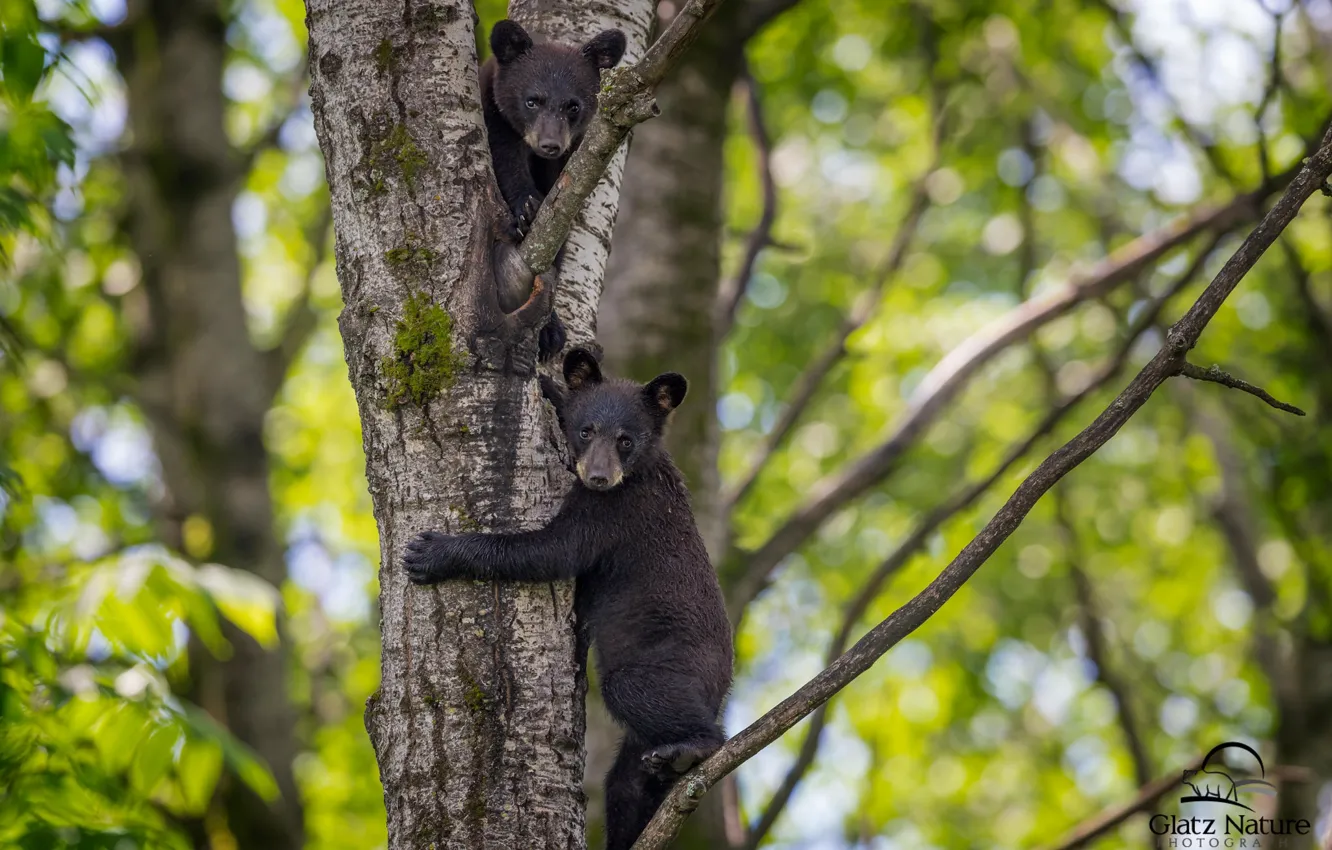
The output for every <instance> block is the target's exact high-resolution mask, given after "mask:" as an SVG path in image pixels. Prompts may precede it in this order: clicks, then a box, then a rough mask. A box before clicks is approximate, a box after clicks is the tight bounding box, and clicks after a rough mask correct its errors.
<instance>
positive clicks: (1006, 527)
mask: <svg viewBox="0 0 1332 850" xmlns="http://www.w3.org/2000/svg"><path fill="white" fill-rule="evenodd" d="M1330 174H1332V132H1329V133H1328V134H1327V135H1325V136H1324V138H1323V143H1322V146H1321V148H1320V149H1319V150H1318V152H1317V153H1315V154H1314V155H1313V156H1312V157H1310V158H1309V159H1307V160H1306V161H1305V163H1304V165H1303V167H1301V169H1300V171H1299V173H1298V174H1297V175H1296V176H1295V179H1294V180H1293V181H1292V182H1291V185H1290V187H1289V188H1288V189H1287V190H1286V192H1285V194H1284V195H1283V196H1282V197H1281V199H1280V200H1279V201H1278V202H1277V203H1276V204H1275V206H1273V207H1272V209H1271V210H1270V211H1269V212H1268V213H1267V215H1265V216H1264V217H1263V220H1262V221H1261V222H1260V223H1259V224H1258V226H1257V227H1256V228H1255V229H1254V230H1253V232H1252V233H1250V234H1249V236H1248V238H1247V239H1245V240H1244V243H1243V244H1242V245H1240V247H1239V249H1238V250H1237V251H1236V252H1235V254H1234V255H1233V256H1231V258H1230V259H1229V260H1228V261H1227V262H1226V264H1225V265H1224V266H1223V267H1222V269H1221V271H1220V272H1218V273H1217V275H1216V277H1215V279H1213V281H1212V282H1211V283H1210V284H1208V286H1207V288H1206V289H1204V290H1203V292H1202V294H1201V295H1200V296H1199V297H1198V300H1197V301H1195V302H1194V303H1193V306H1192V307H1190V308H1189V310H1188V312H1186V313H1185V314H1184V316H1183V318H1181V319H1180V320H1179V321H1178V322H1176V323H1175V324H1174V326H1173V327H1171V329H1170V332H1169V334H1167V336H1166V340H1165V343H1164V344H1163V345H1162V346H1161V348H1160V349H1159V350H1158V351H1157V353H1156V355H1155V356H1154V357H1153V358H1152V359H1151V360H1150V361H1149V362H1148V363H1147V365H1146V366H1144V367H1143V368H1142V370H1141V371H1140V372H1139V373H1138V374H1137V376H1136V377H1134V378H1133V380H1132V381H1130V382H1129V384H1128V386H1127V387H1126V388H1125V389H1124V390H1123V392H1121V393H1120V394H1119V395H1118V396H1117V397H1116V398H1115V400H1114V401H1113V402H1111V403H1110V405H1109V407H1107V408H1106V409H1105V410H1104V411H1102V412H1101V414H1100V415H1099V416H1097V417H1096V419H1095V421H1093V422H1092V423H1091V424H1090V425H1088V426H1087V427H1086V428H1084V429H1083V430H1082V432H1081V433H1079V434H1078V435H1077V436H1076V437H1074V438H1073V439H1072V440H1070V441H1068V442H1067V443H1065V444H1064V445H1063V446H1061V447H1060V448H1059V449H1058V450H1057V451H1055V452H1054V453H1053V454H1052V455H1050V456H1049V457H1047V458H1046V459H1045V460H1044V461H1043V462H1042V463H1041V465H1040V466H1038V467H1037V468H1036V470H1035V471H1034V472H1033V473H1032V474H1031V475H1029V476H1028V477H1027V478H1026V480H1024V481H1023V482H1022V484H1020V485H1019V486H1018V488H1017V490H1016V491H1014V493H1013V495H1012V496H1011V497H1009V499H1008V501H1007V502H1006V503H1005V504H1004V506H1003V507H1002V508H1000V509H999V511H998V513H996V514H995V515H994V517H992V518H991V519H990V521H989V522H988V523H987V524H986V525H985V527H984V528H983V529H981V531H980V533H979V534H977V535H976V537H975V538H974V539H972V541H971V542H970V543H968V544H967V545H966V547H964V548H963V549H962V551H961V552H960V553H959V554H958V555H957V557H956V558H954V559H953V561H952V562H951V563H950V564H949V565H948V566H947V567H945V568H944V570H943V572H941V573H940V574H939V575H938V577H936V578H935V579H934V581H932V582H931V583H930V584H929V586H927V587H926V588H925V589H924V590H922V591H921V592H920V593H919V594H917V595H916V596H915V597H914V598H912V599H911V600H910V601H909V602H907V603H906V604H905V605H903V606H902V607H901V608H898V609H897V610H896V611H894V612H893V613H892V614H891V615H890V616H889V617H888V618H887V619H886V620H884V621H883V622H881V623H879V625H877V626H875V627H874V628H873V629H871V630H870V631H869V633H867V634H866V635H865V636H864V637H863V638H861V639H860V641H858V642H857V643H856V645H855V646H853V647H852V648H851V649H850V650H849V651H848V652H846V653H845V654H844V655H842V656H841V657H840V658H838V659H837V660H836V661H834V662H833V663H832V664H830V665H829V666H828V667H827V668H825V669H824V670H823V672H821V673H819V674H818V675H817V676H815V677H814V678H813V679H811V680H810V681H809V682H808V683H806V684H805V685H804V686H803V687H801V688H800V689H799V690H797V691H796V692H795V693H794V694H792V695H791V696H789V697H787V698H786V699H785V700H783V701H782V702H781V703H779V704H778V705H777V706H776V707H775V708H773V709H772V710H771V711H769V712H768V713H767V714H765V715H763V716H762V717H760V718H759V719H758V720H757V721H755V722H754V723H752V724H750V726H749V727H748V728H747V729H745V730H744V731H742V732H740V733H739V734H738V735H736V736H735V737H733V738H731V739H730V740H729V741H727V742H726V743H725V744H724V745H723V746H722V748H721V749H720V750H718V751H717V752H716V753H715V754H713V755H712V756H711V757H710V758H708V759H707V760H706V761H704V762H703V763H702V764H701V765H700V766H699V767H697V768H695V769H694V770H692V771H690V772H689V773H688V774H686V775H685V776H684V777H682V778H681V780H680V781H679V782H678V783H677V784H676V786H675V787H674V789H672V791H671V794H670V796H669V797H668V798H667V800H666V802H665V803H664V804H663V805H662V807H661V808H660V809H659V810H658V811H657V813H656V815H655V816H654V817H653V818H652V822H651V823H650V824H649V825H648V827H647V830H646V831H645V832H644V833H643V835H642V837H640V838H639V840H638V842H637V843H636V844H635V845H634V847H635V848H636V850H661V848H664V847H665V846H666V844H667V842H669V841H670V839H671V837H672V836H673V835H674V834H675V832H676V831H677V830H678V829H679V827H680V824H681V823H683V822H684V819H685V818H686V817H688V814H689V812H690V811H692V810H693V809H694V808H696V807H697V805H698V801H699V800H700V799H701V798H702V796H703V794H704V793H705V792H706V791H707V789H708V788H709V787H710V786H712V785H714V784H715V783H716V782H717V781H718V780H719V779H720V778H721V777H723V776H725V775H726V774H727V773H730V772H731V771H732V770H734V769H735V768H736V767H738V766H739V765H740V764H742V763H743V762H744V761H745V760H747V759H748V758H750V757H751V756H753V755H754V754H755V753H757V752H758V751H759V750H761V749H763V748H764V747H766V746H767V745H768V744H770V743H772V742H773V741H775V740H776V739H777V738H779V737H780V736H781V735H782V734H783V733H784V732H786V730H788V729H790V728H791V727H792V726H793V725H795V724H796V723H797V722H798V721H800V720H801V719H802V718H804V717H806V716H807V715H808V714H809V713H810V712H811V711H813V710H814V709H815V708H817V707H818V706H820V705H822V704H823V703H825V702H827V701H828V699H829V698H830V697H832V695H833V694H835V693H837V692H838V691H839V690H841V689H842V688H844V687H845V686H846V685H847V684H848V683H850V682H851V681H853V680H854V679H855V678H856V677H858V676H859V675H860V674H862V673H864V672H865V671H866V670H868V669H869V668H870V667H871V666H872V665H873V664H874V662H875V661H877V660H878V659H879V658H880V657H882V656H883V654H884V653H885V652H887V651H888V650H889V649H891V648H892V647H893V646H895V645H896V644H897V643H898V642H899V641H901V640H902V639H903V638H905V637H906V636H907V635H909V634H911V633H912V632H914V631H915V630H916V629H918V628H920V627H921V626H922V625H924V623H925V622H926V621H927V620H928V619H929V618H930V617H931V616H933V615H934V613H935V612H937V611H938V610H939V609H940V608H941V607H942V606H943V605H944V603H945V602H947V601H948V600H949V599H951V598H952V596H953V594H955V593H957V591H958V590H959V589H960V588H961V587H962V585H963V584H965V583H966V581H967V580H968V579H970V578H971V576H972V575H974V574H975V572H976V571H977V570H978V569H980V567H981V565H982V564H984V563H985V562H986V561H987V560H988V559H989V557H990V556H991V555H993V554H994V552H995V551H996V550H997V549H998V548H999V546H1000V544H1002V543H1003V542H1004V541H1005V540H1007V539H1008V537H1009V536H1010V535H1011V534H1012V533H1013V532H1014V531H1015V530H1016V529H1017V527H1018V526H1019V525H1020V524H1021V522H1022V520H1023V519H1024V518H1025V517H1026V515H1027V514H1028V513H1029V512H1030V511H1031V509H1032V507H1034V506H1035V504H1036V502H1037V501H1039V500H1040V498H1041V496H1042V495H1044V494H1045V492H1046V491H1048V490H1049V489H1050V488H1051V487H1052V486H1054V484H1055V483H1056V482H1057V481H1059V480H1060V479H1061V478H1063V477H1064V476H1065V475H1067V474H1068V473H1069V472H1071V471H1072V470H1073V469H1075V468H1076V467H1077V466H1078V465H1079V464H1081V463H1082V462H1083V461H1084V460H1086V459H1087V458H1089V457H1091V456H1092V455H1093V454H1094V453H1095V452H1096V451H1097V450H1098V449H1100V448H1101V446H1103V445H1105V444H1106V443H1107V442H1108V441H1109V440H1110V438H1111V437H1113V436H1114V435H1115V434H1116V433H1118V432H1119V430H1120V429H1121V428H1122V427H1123V426H1124V424H1125V423H1127V422H1128V420H1129V419H1130V418H1132V416H1133V415H1134V414H1135V413H1137V412H1138V410H1140V409H1141V408H1142V406H1143V405H1144V404H1146V403H1147V400H1148V399H1149V398H1151V396H1152V394H1153V393H1154V392H1155V391H1156V389H1157V388H1158V387H1160V386H1161V385H1162V384H1164V383H1165V382H1166V381H1167V380H1169V379H1170V378H1171V377H1172V376H1173V375H1175V374H1176V373H1177V372H1178V369H1179V364H1180V363H1181V362H1182V361H1183V359H1184V356H1185V355H1186V354H1187V353H1188V351H1189V350H1190V349H1192V348H1193V346H1195V345H1196V344H1197V342H1198V338H1199V337H1200V336H1201V335H1202V332H1203V330H1204V329H1205V328H1206V327H1207V324H1208V323H1209V322H1210V321H1211V320H1212V318H1213V317H1214V316H1215V315H1216V312H1217V311H1218V310H1219V309H1220V308H1221V304H1222V303H1223V302H1224V301H1225V299H1226V297H1227V296H1229V295H1230V293H1231V292H1233V291H1234V289H1235V287H1236V286H1238V285H1239V282H1240V280H1241V279H1242V278H1243V277H1244V275H1245V274H1246V273H1247V272H1248V271H1249V270H1250V269H1251V268H1253V266H1254V264H1255V263H1256V262H1257V261H1258V259H1259V257H1261V256H1262V255H1263V253H1264V252H1265V251H1266V250H1267V248H1268V247H1269V246H1270V245H1271V244H1272V243H1273V242H1274V241H1275V240H1276V238H1277V237H1278V236H1280V235H1281V231H1282V230H1284V229H1285V227H1286V226H1287V225H1288V224H1290V222H1291V221H1292V220H1293V219H1294V218H1295V215H1296V214H1297V213H1298V212H1299V210H1300V207H1301V205H1302V204H1303V203H1304V201H1305V200H1306V199H1308V197H1309V196H1310V195H1312V194H1313V193H1314V192H1315V191H1317V190H1318V188H1319V187H1321V186H1322V185H1323V183H1324V182H1325V181H1326V180H1327V178H1328V175H1330Z"/></svg>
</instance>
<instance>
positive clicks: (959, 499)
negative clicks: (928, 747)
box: [745, 234, 1224, 850]
mask: <svg viewBox="0 0 1332 850" xmlns="http://www.w3.org/2000/svg"><path fill="white" fill-rule="evenodd" d="M1223 236H1224V234H1217V235H1216V236H1215V237H1213V239H1212V240H1211V243H1210V244H1209V245H1207V246H1206V247H1205V248H1203V249H1202V250H1201V251H1199V252H1198V254H1197V255H1196V256H1195V257H1194V259H1193V262H1192V263H1190V264H1189V267H1188V268H1187V269H1185V270H1184V273H1183V274H1181V275H1180V276H1179V277H1178V278H1176V279H1175V281H1174V283H1173V284H1172V285H1171V286H1170V287H1169V288H1168V289H1167V290H1166V291H1165V292H1163V293H1162V294H1161V295H1159V296H1157V297H1156V298H1153V299H1152V301H1151V302H1150V303H1149V304H1148V306H1147V307H1146V308H1145V309H1143V310H1142V311H1141V313H1140V315H1139V316H1138V318H1137V319H1136V320H1135V321H1134V322H1133V323H1132V324H1131V326H1130V327H1129V330H1128V332H1127V333H1126V334H1125V337H1124V340H1123V342H1122V343H1120V346H1119V350H1118V351H1117V352H1116V353H1115V355H1114V357H1113V358H1111V359H1110V361H1109V362H1107V363H1106V364H1105V366H1103V367H1102V368H1101V370H1100V371H1099V372H1098V373H1097V374H1096V375H1095V376H1094V377H1093V378H1092V379H1091V380H1090V381H1088V382H1087V383H1086V384H1085V385H1084V386H1083V388H1082V389H1080V390H1079V391H1078V392H1076V393H1074V394H1073V395H1072V396H1069V397H1068V398H1066V399H1064V400H1063V401H1061V402H1060V403H1059V404H1057V405H1056V406H1055V407H1053V408H1052V409H1051V410H1050V411H1049V413H1047V414H1046V415H1045V418H1044V419H1042V420H1041V422H1040V423H1038V424H1037V426H1036V427H1035V428H1034V429H1033V430H1032V431H1031V433H1030V434H1029V435H1027V437H1026V439H1024V440H1022V441H1021V442H1019V443H1016V444H1014V446H1013V448H1012V449H1010V450H1009V452H1008V455H1007V456H1006V457H1005V458H1004V459H1003V460H1002V461H1001V462H1000V463H999V465H998V466H996V467H995V468H994V470H993V471H992V472H991V473H990V474H989V475H987V476H986V477H985V478H982V479H980V480H978V481H975V482H973V483H971V484H969V485H967V486H966V487H964V488H962V489H960V490H958V491H957V492H955V493H954V494H953V495H952V496H951V497H949V499H948V500H947V501H945V502H943V503H942V504H940V505H939V506H937V507H936V508H935V509H934V510H932V511H931V512H930V513H928V514H926V515H925V516H924V517H923V518H922V519H921V520H920V522H919V523H917V525H916V527H915V528H914V529H912V531H911V533H910V534H908V535H907V536H906V537H905V538H904V539H903V540H902V542H901V543H900V544H898V547H897V549H895V550H894V551H893V552H892V553H890V554H889V555H888V556H887V557H886V558H885V559H884V560H883V562H882V563H880V564H879V566H878V567H877V568H876V569H875V570H874V572H873V573H872V574H871V575H870V577H869V578H868V579H867V580H866V582H865V584H864V585H863V586H862V587H861V589H860V591H859V592H858V593H857V594H856V596H855V597H854V598H853V599H852V600H851V601H850V602H849V603H848V604H847V606H846V608H845V610H844V611H843V614H842V625H841V627H840V628H839V629H838V631H837V635H836V636H835V637H834V638H833V640H832V643H831V644H830V645H829V647H828V653H827V659H828V661H827V663H829V664H831V663H832V662H833V661H835V660H836V659H837V657H838V656H839V655H841V654H842V653H843V652H844V651H845V650H846V646H847V644H848V643H850V641H851V632H852V630H853V629H854V628H855V624H856V623H857V622H859V621H860V619H861V618H862V617H863V616H865V612H866V611H868V610H869V606H870V605H871V604H872V603H873V602H874V600H875V599H876V598H877V597H878V595H879V593H880V591H881V590H882V589H883V586H884V584H885V583H887V581H888V580H889V579H890V578H892V577H893V576H894V575H896V574H897V572H898V571H899V570H900V569H902V567H904V566H905V565H906V563H907V561H908V560H910V558H911V557H912V556H913V555H915V554H916V553H917V552H919V551H920V550H921V549H922V548H924V546H925V544H926V543H927V542H928V541H929V539H930V537H931V536H932V535H933V534H934V533H935V531H937V530H938V529H939V528H940V527H941V526H942V525H943V524H944V523H945V522H947V521H948V520H949V519H951V518H952V517H954V516H956V515H957V514H959V513H961V512H962V511H964V510H967V509H968V508H970V507H971V506H972V505H973V504H975V502H976V500H977V499H979V498H980V497H981V496H983V495H985V493H987V492H989V490H990V488H991V487H993V486H994V485H995V484H996V483H997V482H998V481H999V479H1000V478H1002V477H1003V476H1004V475H1005V474H1006V473H1007V472H1008V471H1009V470H1010V469H1012V468H1013V467H1014V466H1015V465H1016V464H1018V463H1019V462H1021V461H1022V459H1023V458H1025V457H1026V456H1027V454H1028V453H1029V452H1030V451H1031V450H1032V449H1033V448H1035V446H1036V444H1037V443H1038V442H1040V441H1041V440H1042V439H1044V438H1045V437H1047V436H1048V435H1049V434H1051V433H1052V432H1053V431H1054V429H1055V428H1056V427H1057V426H1058V424H1059V423H1060V422H1061V421H1062V420H1063V419H1064V417H1065V416H1066V415H1067V414H1068V413H1069V412H1070V411H1072V410H1073V408H1074V407H1076V406H1077V405H1078V404H1080V403H1081V402H1082V401H1083V400H1084V399H1086V398H1087V397H1088V396H1089V395H1091V394H1092V393H1094V392H1096V391H1098V390H1099V389H1100V388H1101V387H1103V386H1105V385H1106V384H1107V383H1109V382H1110V381H1112V380H1114V378H1115V377H1116V376H1118V375H1119V373H1120V372H1121V371H1122V370H1123V368H1124V365H1125V364H1126V363H1128V359H1129V355H1130V353H1131V352H1132V351H1133V347H1134V345H1136V344H1137V342H1138V340H1139V339H1141V338H1142V335H1143V334H1144V333H1146V332H1147V331H1148V330H1149V329H1151V328H1152V326H1153V325H1154V324H1155V322H1156V317H1157V316H1158V315H1159V314H1160V312H1161V310H1162V309H1163V308H1164V307H1165V305H1166V304H1167V303H1168V302H1169V301H1170V299H1172V298H1173V297H1174V296H1175V295H1177V294H1178V293H1179V292H1180V291H1181V290H1182V289H1184V287H1186V286H1188V285H1189V283H1190V282H1192V281H1193V280H1194V279H1195V278H1197V276H1198V275H1199V274H1200V273H1201V272H1202V268H1203V265H1204V264H1205V263H1206V262H1207V258H1208V257H1210V256H1211V254H1212V251H1213V250H1214V249H1215V248H1216V246H1217V244H1218V243H1219V242H1220V241H1221V239H1222V238H1223ZM827 718H828V704H827V703H824V704H823V705H821V706H819V707H818V708H817V709H816V710H815V711H814V715H813V717H811V718H810V724H809V730H808V731H807V732H806V733H805V739H804V741H803V742H802V743H801V745H800V752H799V754H798V755H797V756H796V760H795V762H794V763H793V764H792V765H791V767H790V769H788V770H787V772H786V776H785V777H784V778H783V779H782V783H781V785H780V786H778V789H777V792H776V793H775V794H774V795H773V797H772V799H771V800H769V801H768V806H767V808H766V809H764V810H763V814H762V815H760V816H759V820H758V822H757V823H756V824H755V825H754V827H753V829H751V830H750V833H749V837H748V839H747V840H746V842H745V847H746V848H748V850H753V848H756V847H758V845H759V844H760V843H761V842H762V840H763V838H764V837H765V836H766V835H767V833H768V832H769V831H771V829H772V827H773V826H774V825H775V824H776V822H777V818H778V816H779V815H780V814H781V813H782V810H783V809H784V808H785V807H786V804H787V803H788V802H789V801H790V798H791V795H792V793H794V792H795V789H796V786H797V785H798V784H799V783H800V780H801V779H803V778H804V775H805V774H806V773H807V772H808V771H809V768H810V767H812V766H813V764H814V759H815V757H816V756H817V754H818V749H819V744H820V742H821V741H822V733H823V729H824V727H825V726H826V725H827Z"/></svg>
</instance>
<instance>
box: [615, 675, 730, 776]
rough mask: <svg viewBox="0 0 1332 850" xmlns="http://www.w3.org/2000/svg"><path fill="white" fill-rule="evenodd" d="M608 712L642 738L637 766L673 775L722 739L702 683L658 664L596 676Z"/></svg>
mask: <svg viewBox="0 0 1332 850" xmlns="http://www.w3.org/2000/svg"><path fill="white" fill-rule="evenodd" d="M601 693H602V696H603V697H604V698H605V700H606V708H608V709H609V710H610V713H611V715H612V716H613V717H614V718H615V719H616V720H617V721H618V722H619V723H620V724H621V725H623V726H625V727H626V728H627V729H628V730H630V732H631V733H632V734H633V735H634V736H635V737H636V738H638V739H639V740H641V741H643V742H644V744H645V747H644V748H643V755H642V761H643V764H642V767H643V769H644V770H646V771H648V772H650V773H653V774H655V775H657V776H660V777H661V778H663V779H674V778H675V777H677V776H679V775H680V774H681V773H683V772H684V771H686V770H688V769H689V768H691V767H693V766H694V765H695V764H697V763H698V762H700V761H702V760H703V759H705V758H707V757H708V756H710V755H712V754H713V753H714V752H716V751H717V748H718V747H720V746H721V745H722V743H723V742H724V741H725V740H726V735H725V734H724V733H723V732H722V729H721V726H719V725H718V724H717V719H716V709H715V708H713V707H712V706H710V705H708V703H707V700H706V699H705V696H704V690H703V686H702V683H701V682H699V681H698V680H697V679H696V678H694V677H692V676H685V675H681V674H679V673H673V672H671V671H668V670H662V669H661V668H655V667H646V668H627V669H620V670H616V671H614V672H613V673H611V674H609V675H606V676H605V677H604V678H603V679H602V685H601Z"/></svg>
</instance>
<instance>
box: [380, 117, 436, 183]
mask: <svg viewBox="0 0 1332 850" xmlns="http://www.w3.org/2000/svg"><path fill="white" fill-rule="evenodd" d="M385 144H387V145H388V150H389V151H391V152H392V154H393V158H394V159H395V160H397V163H398V168H399V170H400V171H401V172H402V178H403V179H404V180H406V181H407V185H409V186H415V185H416V178H417V177H418V176H420V174H421V169H423V168H425V166H426V155H425V152H424V151H422V150H421V149H420V148H419V147H417V145H416V140H415V139H413V138H412V134H411V131H410V130H408V129H407V125H405V124H395V125H394V126H393V130H392V132H390V133H389V137H388V138H387V139H386V140H385Z"/></svg>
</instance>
